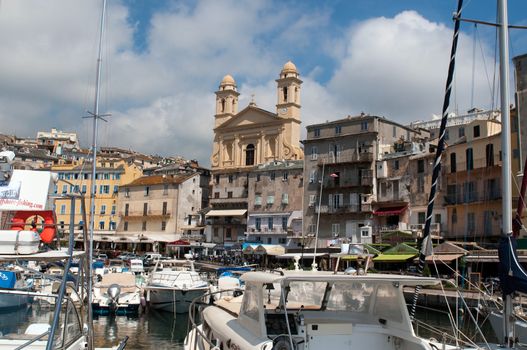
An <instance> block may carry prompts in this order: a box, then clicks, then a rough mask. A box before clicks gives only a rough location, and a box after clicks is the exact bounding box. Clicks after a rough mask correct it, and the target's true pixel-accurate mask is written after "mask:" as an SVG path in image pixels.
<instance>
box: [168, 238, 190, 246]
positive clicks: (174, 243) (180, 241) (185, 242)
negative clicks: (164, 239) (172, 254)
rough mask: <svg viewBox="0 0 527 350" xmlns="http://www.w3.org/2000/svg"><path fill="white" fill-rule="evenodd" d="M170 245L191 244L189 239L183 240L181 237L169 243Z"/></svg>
mask: <svg viewBox="0 0 527 350" xmlns="http://www.w3.org/2000/svg"><path fill="white" fill-rule="evenodd" d="M168 244H169V245H190V242H189V241H183V240H181V239H178V240H177V241H174V242H170V243H168Z"/></svg>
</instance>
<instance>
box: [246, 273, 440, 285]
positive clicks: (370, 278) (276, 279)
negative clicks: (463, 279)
mask: <svg viewBox="0 0 527 350" xmlns="http://www.w3.org/2000/svg"><path fill="white" fill-rule="evenodd" d="M280 273H281V274H279V273H270V272H260V271H251V272H247V273H244V274H243V275H242V276H241V280H242V281H244V282H246V283H261V284H265V283H280V282H281V281H282V280H286V279H288V280H305V281H324V282H329V281H357V282H389V283H393V282H399V283H400V284H402V285H410V286H414V285H435V284H438V283H439V281H440V280H438V279H436V278H430V277H420V276H408V275H395V274H394V275H389V274H377V273H375V274H367V275H345V274H340V273H337V274H335V273H334V272H333V271H311V270H309V271H302V270H301V271H293V270H285V271H280ZM282 274H283V275H282Z"/></svg>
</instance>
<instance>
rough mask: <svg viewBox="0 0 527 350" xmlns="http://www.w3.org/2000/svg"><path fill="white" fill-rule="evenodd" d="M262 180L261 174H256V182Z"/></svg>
mask: <svg viewBox="0 0 527 350" xmlns="http://www.w3.org/2000/svg"><path fill="white" fill-rule="evenodd" d="M260 180H261V174H256V182H260Z"/></svg>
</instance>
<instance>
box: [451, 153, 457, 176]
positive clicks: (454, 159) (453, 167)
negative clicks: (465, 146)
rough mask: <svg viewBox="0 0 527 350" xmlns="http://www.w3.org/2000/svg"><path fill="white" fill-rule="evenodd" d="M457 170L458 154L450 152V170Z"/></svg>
mask: <svg viewBox="0 0 527 350" xmlns="http://www.w3.org/2000/svg"><path fill="white" fill-rule="evenodd" d="M456 170H457V169H456V154H455V153H450V172H451V173H455V172H456Z"/></svg>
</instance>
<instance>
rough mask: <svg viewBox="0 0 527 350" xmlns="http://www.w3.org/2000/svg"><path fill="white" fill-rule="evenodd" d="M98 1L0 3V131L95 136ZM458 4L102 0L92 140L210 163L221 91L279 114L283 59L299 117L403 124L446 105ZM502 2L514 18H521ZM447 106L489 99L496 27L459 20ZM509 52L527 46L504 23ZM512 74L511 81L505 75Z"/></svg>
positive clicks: (473, 7)
mask: <svg viewBox="0 0 527 350" xmlns="http://www.w3.org/2000/svg"><path fill="white" fill-rule="evenodd" d="M101 5H102V0H100V1H99V0H97V1H95V0H49V1H41V0H0V47H1V48H2V55H0V125H1V127H0V133H4V134H15V135H17V136H19V137H35V136H36V133H37V131H39V130H42V131H45V130H50V129H51V128H57V129H59V130H63V131H67V132H77V133H78V136H79V138H80V140H81V145H82V146H83V147H89V146H90V145H91V142H92V135H93V134H92V123H93V122H92V120H91V119H86V118H83V117H85V116H87V115H88V111H91V112H93V110H94V95H95V92H94V91H95V75H96V62H97V51H98V50H97V49H98V43H99V39H98V38H99V22H100V13H101V8H102V7H101ZM456 6H457V1H456V0H378V1H377V0H328V1H318V0H292V1H288V0H286V1H284V0H281V1H274V0H261V1H260V0H251V1H249V0H245V1H243V0H193V1H190V0H188V1H178V0H155V1H153V0H108V8H107V21H106V25H105V36H104V39H103V41H102V48H103V50H102V52H103V53H102V71H101V80H100V81H101V90H100V100H99V112H100V113H101V114H110V115H111V116H109V117H107V118H106V119H107V122H101V123H100V124H99V128H98V137H97V143H98V146H113V147H121V148H125V149H132V150H135V151H138V152H142V153H146V154H158V155H162V156H182V157H184V158H186V159H196V160H198V161H199V163H200V164H201V165H202V166H205V167H208V166H210V154H211V152H212V141H213V130H212V129H213V127H214V113H215V95H214V92H215V91H216V90H217V89H218V86H219V83H220V81H221V79H222V78H223V76H225V75H226V74H230V75H232V76H233V77H234V79H235V80H236V83H237V87H238V91H239V92H240V93H241V95H240V97H239V102H240V103H239V106H240V110H241V109H243V108H244V107H245V106H247V105H248V104H249V102H250V101H251V98H254V101H255V102H256V104H257V105H258V106H259V107H260V108H263V109H266V110H269V111H272V112H274V111H275V110H276V107H275V105H276V102H277V101H276V82H275V79H277V78H278V76H279V73H280V70H281V69H282V67H283V65H284V64H285V63H286V62H287V61H289V60H291V61H292V62H294V64H295V65H296V67H297V69H298V71H299V73H300V76H301V79H302V80H303V84H302V90H301V94H302V96H301V100H302V110H301V119H302V126H301V128H302V135H303V136H302V137H305V127H306V126H307V125H311V124H316V123H322V122H325V121H331V120H336V119H341V118H344V117H346V116H347V115H358V114H360V113H361V112H364V113H367V114H371V115H378V116H384V117H386V118H388V119H391V120H394V121H396V122H399V123H401V124H409V123H411V122H413V121H417V120H430V119H432V118H434V116H437V115H440V114H441V107H442V104H443V94H444V86H445V81H446V76H447V67H448V61H449V55H450V46H451V41H452V32H453V21H452V13H453V12H454V11H455V9H456ZM526 13H527V2H526V1H525V0H509V23H510V24H515V25H527V16H526V15H525V14H526ZM462 17H464V18H469V19H478V20H483V21H489V22H495V21H496V2H495V0H465V2H464V7H463V14H462ZM461 30H462V33H461V36H460V42H459V48H458V56H457V68H456V76H455V81H454V92H453V94H452V103H451V105H452V108H451V111H452V112H457V113H463V112H465V111H467V110H468V109H470V108H471V107H479V108H483V109H489V108H496V106H499V102H498V100H497V98H496V97H495V96H498V94H497V89H496V86H497V83H496V81H497V71H496V66H495V60H496V57H497V56H496V55H497V53H496V50H497V48H496V41H495V39H496V34H495V31H494V29H493V28H492V27H485V26H483V25H478V26H477V27H476V28H475V26H474V25H473V24H470V23H463V24H462V25H461ZM510 34H511V37H510V45H509V47H510V56H511V58H512V57H514V56H518V55H522V54H525V53H527V31H526V30H511V33H510ZM511 83H513V82H511Z"/></svg>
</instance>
